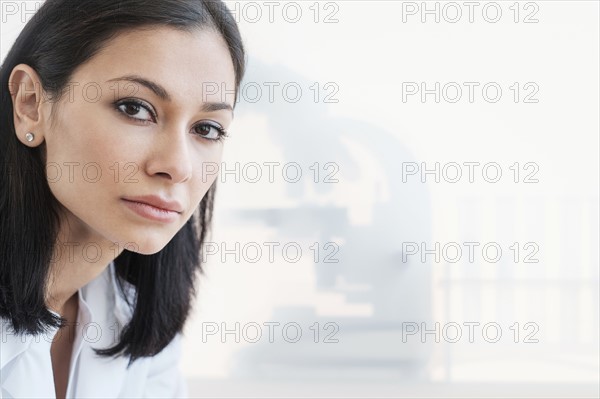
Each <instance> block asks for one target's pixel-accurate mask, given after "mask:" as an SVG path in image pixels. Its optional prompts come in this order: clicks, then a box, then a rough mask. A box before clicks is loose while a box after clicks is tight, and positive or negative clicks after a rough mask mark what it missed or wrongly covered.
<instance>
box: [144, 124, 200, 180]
mask: <svg viewBox="0 0 600 399" xmlns="http://www.w3.org/2000/svg"><path fill="white" fill-rule="evenodd" d="M188 136H189V135H188V134H186V133H185V132H184V129H178V131H177V133H176V134H173V132H167V131H164V132H162V133H161V134H158V135H157V136H156V142H155V144H154V146H153V147H154V151H153V152H152V154H151V155H150V157H149V159H148V161H147V163H146V172H147V173H148V174H149V175H150V176H154V175H161V176H164V177H165V178H168V179H170V180H172V182H173V183H181V182H185V181H187V180H189V179H190V178H191V177H192V170H193V169H192V158H191V153H190V151H191V150H192V149H191V148H190V147H191V143H190V142H189V137H188Z"/></svg>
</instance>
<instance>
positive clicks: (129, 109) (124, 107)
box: [115, 100, 156, 122]
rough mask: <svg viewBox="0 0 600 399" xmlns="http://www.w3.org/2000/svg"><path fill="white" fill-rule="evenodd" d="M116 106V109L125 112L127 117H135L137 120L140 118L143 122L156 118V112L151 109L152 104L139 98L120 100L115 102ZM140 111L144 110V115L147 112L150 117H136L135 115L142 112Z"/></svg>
mask: <svg viewBox="0 0 600 399" xmlns="http://www.w3.org/2000/svg"><path fill="white" fill-rule="evenodd" d="M115 106H116V109H117V110H118V111H119V112H121V113H123V114H125V116H126V117H128V118H131V119H135V120H138V121H141V122H151V121H152V120H153V119H154V118H156V114H155V113H154V112H152V111H151V108H150V106H148V105H146V104H144V103H143V102H141V101H138V100H123V101H119V102H117V103H116V104H115ZM140 111H143V112H142V116H143V115H144V114H145V115H147V116H149V117H150V118H143V117H141V118H140V117H135V116H134V115H138V114H140Z"/></svg>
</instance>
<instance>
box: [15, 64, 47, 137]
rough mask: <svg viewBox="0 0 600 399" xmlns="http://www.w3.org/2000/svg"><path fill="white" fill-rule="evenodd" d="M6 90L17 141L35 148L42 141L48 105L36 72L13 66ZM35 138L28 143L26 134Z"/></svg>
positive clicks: (23, 66)
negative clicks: (31, 134) (9, 100)
mask: <svg viewBox="0 0 600 399" xmlns="http://www.w3.org/2000/svg"><path fill="white" fill-rule="evenodd" d="M8 88H9V90H10V96H11V98H12V104H13V117H14V124H15V134H16V135H17V139H19V141H21V142H22V143H23V144H25V145H27V146H29V147H37V146H38V145H40V144H41V143H42V142H43V141H44V135H45V126H46V122H47V120H46V118H45V115H46V113H47V112H48V111H49V110H50V107H49V105H50V104H49V103H48V102H47V101H43V100H44V98H45V97H44V96H45V95H46V93H45V92H44V89H43V88H42V82H41V80H40V78H39V76H38V74H37V72H36V71H35V70H34V69H33V68H31V67H30V66H29V65H26V64H19V65H17V66H15V67H14V68H13V70H12V72H11V74H10V77H9V79H8ZM29 132H31V133H33V134H34V136H35V138H34V140H33V141H28V140H27V138H26V137H25V136H26V135H27V133H29Z"/></svg>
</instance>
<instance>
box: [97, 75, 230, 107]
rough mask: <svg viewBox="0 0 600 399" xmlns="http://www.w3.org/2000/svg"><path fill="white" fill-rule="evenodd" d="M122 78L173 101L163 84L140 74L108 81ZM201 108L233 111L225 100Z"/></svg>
mask: <svg viewBox="0 0 600 399" xmlns="http://www.w3.org/2000/svg"><path fill="white" fill-rule="evenodd" d="M120 80H124V81H127V82H133V83H138V84H140V85H142V86H144V87H146V88H148V89H150V90H151V91H152V92H153V93H154V94H156V95H157V96H158V97H159V98H160V99H161V100H163V101H167V102H171V95H170V94H169V92H168V91H167V90H166V89H165V88H164V87H163V86H161V85H159V84H158V83H156V82H153V81H151V80H149V79H145V78H143V77H141V76H138V75H125V76H121V77H119V78H114V79H110V80H107V81H106V83H108V82H116V81H120ZM200 110H201V111H202V112H215V111H221V110H229V111H231V112H232V113H233V108H232V107H231V105H229V104H227V103H224V102H205V103H203V104H202V107H201V108H200Z"/></svg>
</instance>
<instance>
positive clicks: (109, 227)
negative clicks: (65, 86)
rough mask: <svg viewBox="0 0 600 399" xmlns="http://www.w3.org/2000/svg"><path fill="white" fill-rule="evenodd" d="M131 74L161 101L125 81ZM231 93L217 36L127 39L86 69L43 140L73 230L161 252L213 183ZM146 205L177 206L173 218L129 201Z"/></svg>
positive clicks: (137, 35) (146, 34)
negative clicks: (138, 200)
mask: <svg viewBox="0 0 600 399" xmlns="http://www.w3.org/2000/svg"><path fill="white" fill-rule="evenodd" d="M133 75H135V76H136V77H138V78H141V79H145V80H146V81H147V82H152V84H153V85H155V86H154V87H155V89H156V91H158V93H159V94H157V93H155V92H154V91H153V90H152V89H151V88H149V87H146V85H144V84H141V83H131V81H127V80H119V79H126V78H123V77H125V76H129V77H132V76H133ZM234 84H235V73H234V68H233V63H232V60H231V55H230V53H229V50H228V48H227V45H226V43H225V41H224V40H223V38H222V37H221V36H220V35H219V34H218V33H215V32H212V31H194V32H193V33H186V32H181V31H178V30H175V29H172V28H168V27H164V28H155V29H154V30H144V31H140V30H136V31H131V32H127V33H122V34H120V35H119V36H117V37H116V38H115V39H114V40H112V41H111V42H109V44H108V45H107V46H106V47H105V48H104V49H103V50H102V51H101V52H100V53H98V54H97V55H96V56H95V57H93V58H92V59H91V60H90V61H89V62H87V63H85V64H83V65H81V66H80V67H79V68H78V69H77V70H76V71H75V73H74V75H73V77H72V79H71V85H70V93H69V96H67V95H65V96H63V98H61V100H60V104H59V108H58V110H57V111H56V113H55V115H53V117H52V118H54V119H53V120H52V125H50V124H48V125H47V130H46V131H45V132H44V141H45V147H46V148H45V150H46V165H47V177H48V182H49V186H50V189H51V190H52V193H53V194H54V196H55V197H56V198H57V199H58V201H59V202H60V203H61V204H62V205H63V206H64V207H65V208H66V210H67V211H68V214H69V218H70V219H72V220H74V221H75V222H76V223H78V225H77V226H71V229H72V230H73V229H76V230H77V231H79V232H80V233H79V234H81V235H82V236H84V237H88V236H89V237H98V239H100V240H109V241H110V242H113V243H117V244H118V245H119V246H120V247H119V249H122V248H124V247H125V245H127V247H126V249H129V250H134V251H135V252H139V253H142V254H153V253H156V252H158V251H160V250H161V249H162V248H163V247H164V246H165V245H166V244H167V243H168V242H169V241H170V240H171V239H172V238H173V236H174V235H175V234H176V233H177V232H178V231H179V230H180V229H181V228H182V227H183V225H184V224H185V223H186V221H187V220H188V219H189V218H190V217H191V216H192V214H193V213H194V211H195V210H196V208H197V207H198V205H199V203H200V201H201V200H202V198H203V197H204V195H205V194H206V193H207V191H208V189H209V188H210V186H211V185H212V183H213V182H214V180H215V178H216V174H215V173H212V172H213V171H214V168H213V166H218V165H219V163H220V161H221V155H222V150H223V142H222V141H221V140H218V138H219V137H220V132H219V127H221V128H223V129H225V130H227V129H228V127H229V125H230V123H231V122H232V118H233V113H232V107H233V104H234V98H233V93H232V92H233V89H234ZM216 88H219V90H218V92H217V93H216V94H212V95H209V93H214V92H215V91H216V90H215V89H216ZM225 90H229V91H230V92H229V93H228V92H227V91H225ZM69 97H70V98H69ZM161 97H162V98H161ZM167 97H168V98H169V99H167ZM138 103H139V104H138ZM140 196H157V197H160V198H162V199H164V200H167V201H172V202H173V203H172V204H170V205H168V206H166V207H168V208H170V209H172V210H175V211H177V212H156V211H157V209H156V208H152V207H148V206H144V205H141V204H139V203H137V204H136V203H135V202H130V201H127V200H125V199H124V198H129V199H133V198H135V197H140ZM141 201H150V202H151V201H152V199H142V200H141ZM163 207H165V206H163ZM153 215H154V216H153ZM156 215H158V218H156ZM161 215H162V216H161ZM70 222H71V221H70Z"/></svg>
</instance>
